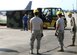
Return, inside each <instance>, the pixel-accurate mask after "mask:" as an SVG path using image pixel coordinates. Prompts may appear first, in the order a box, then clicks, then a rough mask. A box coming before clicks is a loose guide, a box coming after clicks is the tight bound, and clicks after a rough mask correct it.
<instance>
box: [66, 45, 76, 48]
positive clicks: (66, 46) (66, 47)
mask: <svg viewBox="0 0 77 55" xmlns="http://www.w3.org/2000/svg"><path fill="white" fill-rule="evenodd" d="M68 47H77V45H75V46H70V45H68V46H66V47H65V48H68Z"/></svg>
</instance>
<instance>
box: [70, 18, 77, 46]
mask: <svg viewBox="0 0 77 55" xmlns="http://www.w3.org/2000/svg"><path fill="white" fill-rule="evenodd" d="M70 23H71V32H72V44H73V45H74V44H75V39H76V24H75V18H74V17H72V18H71V20H70Z"/></svg>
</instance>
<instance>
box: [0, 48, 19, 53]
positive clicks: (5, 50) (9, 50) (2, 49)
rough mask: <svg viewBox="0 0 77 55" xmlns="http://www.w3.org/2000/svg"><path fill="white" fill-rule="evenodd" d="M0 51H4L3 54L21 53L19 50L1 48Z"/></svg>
mask: <svg viewBox="0 0 77 55" xmlns="http://www.w3.org/2000/svg"><path fill="white" fill-rule="evenodd" d="M0 51H3V52H16V53H19V52H18V51H17V50H12V49H6V48H0Z"/></svg>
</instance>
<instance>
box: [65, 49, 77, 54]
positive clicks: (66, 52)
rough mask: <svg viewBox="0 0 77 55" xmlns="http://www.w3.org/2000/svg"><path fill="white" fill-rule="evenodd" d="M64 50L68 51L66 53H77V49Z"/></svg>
mask: <svg viewBox="0 0 77 55" xmlns="http://www.w3.org/2000/svg"><path fill="white" fill-rule="evenodd" d="M64 52H66V53H73V54H77V52H76V51H69V50H66V51H64Z"/></svg>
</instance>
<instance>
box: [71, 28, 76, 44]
mask: <svg viewBox="0 0 77 55" xmlns="http://www.w3.org/2000/svg"><path fill="white" fill-rule="evenodd" d="M71 33H72V44H75V39H76V28H74V30H72V31H71Z"/></svg>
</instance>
